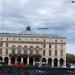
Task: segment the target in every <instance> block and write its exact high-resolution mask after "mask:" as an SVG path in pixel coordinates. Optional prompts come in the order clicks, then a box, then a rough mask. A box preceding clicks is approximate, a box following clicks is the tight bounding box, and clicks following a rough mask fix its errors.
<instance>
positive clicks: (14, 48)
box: [12, 45, 16, 54]
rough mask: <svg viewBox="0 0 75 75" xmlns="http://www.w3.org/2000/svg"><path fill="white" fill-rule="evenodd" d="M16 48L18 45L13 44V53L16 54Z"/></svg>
mask: <svg viewBox="0 0 75 75" xmlns="http://www.w3.org/2000/svg"><path fill="white" fill-rule="evenodd" d="M15 50H16V47H15V45H13V46H12V54H15Z"/></svg>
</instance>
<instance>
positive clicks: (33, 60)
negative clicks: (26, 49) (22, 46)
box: [33, 58, 35, 66]
mask: <svg viewBox="0 0 75 75" xmlns="http://www.w3.org/2000/svg"><path fill="white" fill-rule="evenodd" d="M33 66H35V58H33Z"/></svg>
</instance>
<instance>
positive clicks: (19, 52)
mask: <svg viewBox="0 0 75 75" xmlns="http://www.w3.org/2000/svg"><path fill="white" fill-rule="evenodd" d="M18 54H21V46H20V45H19V46H18Z"/></svg>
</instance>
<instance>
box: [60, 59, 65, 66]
mask: <svg viewBox="0 0 75 75" xmlns="http://www.w3.org/2000/svg"><path fill="white" fill-rule="evenodd" d="M63 64H64V59H62V58H61V59H60V66H63Z"/></svg>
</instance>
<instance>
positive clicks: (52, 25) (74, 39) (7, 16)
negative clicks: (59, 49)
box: [0, 0, 75, 53]
mask: <svg viewBox="0 0 75 75" xmlns="http://www.w3.org/2000/svg"><path fill="white" fill-rule="evenodd" d="M3 1H5V2H4V4H3ZM71 1H72V0H0V32H3V27H4V32H12V33H13V32H20V31H22V30H24V29H25V28H24V27H26V26H27V25H30V26H32V28H33V29H34V30H35V31H36V32H37V31H38V30H37V28H38V27H49V30H46V31H45V32H44V31H43V30H39V31H38V33H49V34H57V35H61V34H62V36H66V37H67V43H68V50H69V49H70V50H69V51H71V52H72V53H74V52H75V51H74V49H75V47H74V44H75V4H73V3H71ZM3 6H4V8H3ZM3 12H4V26H3Z"/></svg>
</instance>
